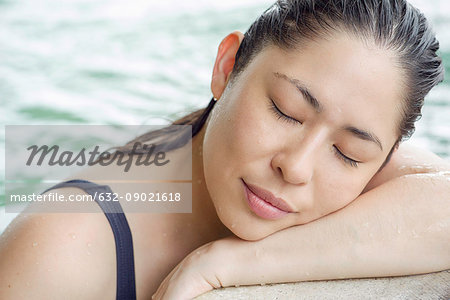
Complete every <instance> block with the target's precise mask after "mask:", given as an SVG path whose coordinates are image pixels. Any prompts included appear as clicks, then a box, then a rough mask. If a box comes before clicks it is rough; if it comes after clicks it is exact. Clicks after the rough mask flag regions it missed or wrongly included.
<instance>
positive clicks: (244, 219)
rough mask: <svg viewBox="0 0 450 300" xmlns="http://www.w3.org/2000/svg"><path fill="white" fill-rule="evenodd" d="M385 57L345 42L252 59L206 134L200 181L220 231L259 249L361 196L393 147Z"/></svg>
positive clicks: (395, 95)
mask: <svg viewBox="0 0 450 300" xmlns="http://www.w3.org/2000/svg"><path fill="white" fill-rule="evenodd" d="M393 57H394V56H393V55H392V54H391V53H389V52H387V51H385V50H379V49H377V48H376V47H370V46H367V45H365V44H363V43H362V42H361V41H359V40H357V39H354V38H351V37H349V36H347V35H344V34H342V35H335V36H334V37H332V38H328V39H327V40H325V39H321V40H317V41H314V42H307V44H306V45H304V46H303V47H302V48H301V49H297V50H289V51H285V50H281V49H280V48H278V47H275V46H267V47H266V48H265V49H264V50H263V51H262V52H260V53H259V54H258V55H257V56H256V57H255V58H254V59H253V61H252V62H251V63H250V64H249V65H248V66H247V67H246V69H245V70H244V71H243V73H241V75H240V76H239V77H238V78H237V80H236V81H235V82H234V83H233V84H231V85H230V84H228V86H227V87H226V89H225V91H224V92H223V94H222V95H221V97H220V99H219V100H218V102H217V103H216V106H215V107H214V109H213V111H212V115H211V117H210V120H209V122H208V124H207V128H206V131H205V136H204V142H203V162H204V174H205V180H206V185H207V188H208V191H209V194H210V196H211V199H212V201H213V203H214V206H215V208H216V211H217V214H218V216H219V218H220V220H221V221H222V223H223V224H224V225H225V226H227V227H228V228H229V229H230V230H231V231H232V232H233V233H234V234H236V235H237V236H239V237H240V238H243V239H247V240H257V239H261V238H264V237H266V236H268V235H270V234H272V233H274V232H276V231H279V230H282V229H284V228H287V227H290V226H293V225H299V224H304V223H307V222H310V221H313V220H316V219H318V218H320V217H322V216H325V215H327V214H329V213H332V212H334V211H336V210H338V209H340V208H342V207H344V206H346V205H347V204H349V203H350V202H351V201H352V200H354V199H355V198H356V197H357V196H358V195H360V194H361V192H362V191H363V189H364V187H365V186H366V185H367V183H368V182H369V180H370V179H371V178H372V177H373V176H374V174H375V173H376V172H377V170H378V169H379V167H380V166H381V164H382V163H383V162H384V160H385V158H386V156H387V154H388V153H389V151H390V150H391V148H392V146H393V144H394V143H395V141H396V138H397V127H398V123H399V118H400V113H399V111H400V108H399V107H400V103H401V97H402V95H401V88H400V85H401V82H400V80H399V78H400V76H401V74H400V72H399V70H398V69H397V68H395V67H394V64H395V61H394V59H393ZM213 80H214V79H213ZM261 190H262V191H261ZM267 191H268V192H270V193H271V194H272V195H273V196H274V197H276V198H282V199H283V200H284V202H285V203H284V204H279V203H275V202H274V201H276V200H269V198H267V195H268V193H267ZM270 193H269V195H270ZM255 195H257V196H259V197H256V196H255ZM263 198H264V199H266V201H263V200H262V199H263ZM267 201H270V202H272V204H273V205H271V204H269V203H268V202H267ZM274 206H277V207H279V208H282V209H281V210H280V209H278V208H276V207H274ZM288 209H290V210H291V212H289V213H286V212H285V211H286V210H288Z"/></svg>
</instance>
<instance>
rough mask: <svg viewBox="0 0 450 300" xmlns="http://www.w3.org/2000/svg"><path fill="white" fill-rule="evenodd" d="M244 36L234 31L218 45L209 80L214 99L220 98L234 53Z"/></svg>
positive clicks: (232, 65) (226, 81) (229, 72)
mask: <svg viewBox="0 0 450 300" xmlns="http://www.w3.org/2000/svg"><path fill="white" fill-rule="evenodd" d="M243 39H244V35H243V34H242V33H241V32H239V31H234V32H232V33H230V34H229V35H227V36H226V37H225V38H224V39H223V40H222V42H221V43H220V45H219V49H218V51H217V57H216V61H215V63H214V69H213V74H212V80H211V91H212V93H213V95H214V97H216V98H220V97H221V96H222V93H223V91H224V90H225V87H226V85H227V83H228V79H229V76H230V74H231V71H232V70H233V67H234V62H235V61H234V60H235V56H236V53H237V51H238V49H239V46H240V45H241V42H242V40H243Z"/></svg>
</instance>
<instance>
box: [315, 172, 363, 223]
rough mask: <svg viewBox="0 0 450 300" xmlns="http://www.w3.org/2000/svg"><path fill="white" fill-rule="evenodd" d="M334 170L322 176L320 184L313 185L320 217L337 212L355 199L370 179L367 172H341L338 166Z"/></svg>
mask: <svg viewBox="0 0 450 300" xmlns="http://www.w3.org/2000/svg"><path fill="white" fill-rule="evenodd" d="M335 168H336V169H333V168H330V169H329V170H327V171H328V172H325V173H324V174H322V178H321V180H320V182H321V183H320V184H317V183H316V185H315V188H316V193H315V198H316V201H319V203H320V204H319V209H318V210H319V211H320V215H321V216H323V215H327V214H329V213H331V212H334V211H336V210H339V209H341V208H343V207H344V206H346V205H347V204H349V203H350V202H351V201H353V200H354V199H356V198H357V197H358V196H359V195H360V194H361V192H362V190H363V189H364V187H365V186H366V184H367V181H368V180H369V179H368V177H370V175H369V172H367V171H366V172H364V171H363V170H362V171H360V172H354V171H353V170H345V169H343V170H342V169H341V168H342V167H340V166H335ZM339 169H340V170H339Z"/></svg>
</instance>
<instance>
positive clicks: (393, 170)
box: [365, 142, 450, 191]
mask: <svg viewBox="0 0 450 300" xmlns="http://www.w3.org/2000/svg"><path fill="white" fill-rule="evenodd" d="M447 171H450V162H449V161H447V160H444V159H443V158H441V157H439V156H437V155H436V154H434V153H433V152H431V151H428V150H426V149H422V148H419V147H417V146H414V145H412V144H411V143H409V142H405V143H402V144H400V146H399V147H398V149H397V150H396V151H395V152H394V153H393V154H392V158H391V160H390V161H389V163H388V164H386V166H385V167H384V168H383V169H382V170H381V171H380V172H378V173H377V174H375V176H374V177H373V178H372V179H371V181H370V182H369V183H368V184H367V186H366V189H365V191H368V190H371V189H373V188H375V187H377V186H379V185H381V184H383V183H385V182H387V181H389V180H392V179H394V178H397V177H401V176H404V175H409V174H424V173H437V172H447Z"/></svg>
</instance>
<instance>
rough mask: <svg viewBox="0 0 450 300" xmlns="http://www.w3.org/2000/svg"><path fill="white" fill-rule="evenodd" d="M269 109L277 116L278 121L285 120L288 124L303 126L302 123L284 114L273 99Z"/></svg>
mask: <svg viewBox="0 0 450 300" xmlns="http://www.w3.org/2000/svg"><path fill="white" fill-rule="evenodd" d="M269 108H270V110H271V111H272V112H273V113H274V114H275V116H276V117H277V119H278V120H280V119H281V120H283V121H286V122H287V123H290V124H302V122H300V121H298V120H296V119H294V118H292V117H290V116H288V115H286V114H284V113H283V112H282V111H281V110H280V109H279V108H278V106H277V105H276V104H275V102H273V100H272V99H270V103H269Z"/></svg>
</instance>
